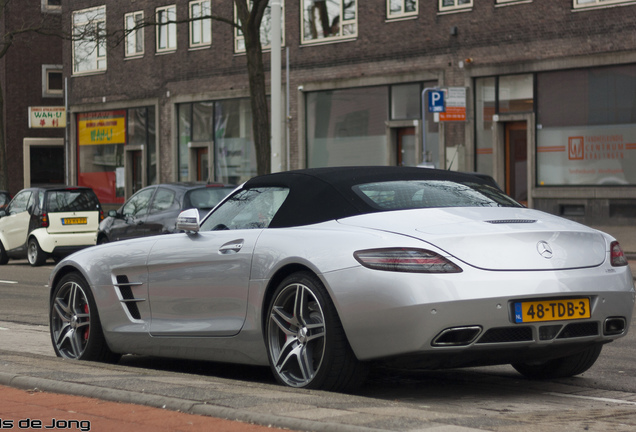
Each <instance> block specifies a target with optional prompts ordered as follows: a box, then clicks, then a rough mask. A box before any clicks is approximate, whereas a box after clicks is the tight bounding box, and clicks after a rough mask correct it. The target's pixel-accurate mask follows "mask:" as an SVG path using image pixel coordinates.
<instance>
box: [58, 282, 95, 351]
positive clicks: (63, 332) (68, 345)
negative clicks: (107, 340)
mask: <svg viewBox="0 0 636 432" xmlns="http://www.w3.org/2000/svg"><path fill="white" fill-rule="evenodd" d="M51 334H52V336H53V342H54V343H55V346H56V348H57V351H58V352H59V353H60V355H61V356H62V357H65V358H69V359H79V358H80V357H81V356H82V354H83V353H84V351H85V349H86V345H87V344H88V341H89V337H90V306H89V303H88V299H87V297H86V293H85V292H84V290H83V289H82V287H81V286H80V285H79V284H78V283H77V282H74V281H68V282H67V283H65V284H64V285H62V286H61V287H60V289H59V290H57V292H56V294H55V299H54V301H53V309H52V311H51Z"/></svg>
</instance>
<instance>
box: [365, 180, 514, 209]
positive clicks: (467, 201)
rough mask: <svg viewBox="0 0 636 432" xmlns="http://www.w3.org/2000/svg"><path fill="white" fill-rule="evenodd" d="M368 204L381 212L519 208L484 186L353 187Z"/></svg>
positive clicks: (424, 183)
mask: <svg viewBox="0 0 636 432" xmlns="http://www.w3.org/2000/svg"><path fill="white" fill-rule="evenodd" d="M353 190H354V192H356V194H358V196H360V197H361V198H362V199H363V200H364V201H365V202H367V203H368V204H369V205H371V206H372V207H375V208H377V209H381V210H404V209H414V208H433V207H520V206H521V205H520V204H519V203H517V202H516V201H514V200H513V199H512V198H510V197H509V196H507V195H505V194H504V193H502V192H501V191H499V190H497V189H496V188H494V187H492V186H490V185H486V184H482V183H457V182H453V181H447V180H404V181H388V182H381V183H367V184H362V185H356V186H354V187H353Z"/></svg>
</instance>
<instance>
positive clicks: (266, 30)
mask: <svg viewBox="0 0 636 432" xmlns="http://www.w3.org/2000/svg"><path fill="white" fill-rule="evenodd" d="M251 4H252V2H251V1H250V6H251ZM234 20H235V21H237V22H238V17H237V15H236V7H234ZM280 20H281V22H280V37H281V45H283V46H284V45H285V2H284V1H281V13H280ZM261 47H263V49H270V48H271V47H272V8H271V6H270V5H269V4H268V5H267V7H266V8H265V12H264V13H263V21H261ZM234 52H236V53H241V52H245V37H244V36H243V32H241V30H240V29H239V28H236V27H235V28H234Z"/></svg>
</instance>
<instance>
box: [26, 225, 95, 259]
mask: <svg viewBox="0 0 636 432" xmlns="http://www.w3.org/2000/svg"><path fill="white" fill-rule="evenodd" d="M31 235H32V236H35V238H36V239H37V241H38V243H39V245H40V248H41V249H42V250H43V251H44V252H46V253H49V254H54V255H62V254H69V253H72V252H75V251H77V250H80V249H83V248H85V247H88V246H95V244H97V230H95V231H90V232H85V233H68V234H49V233H47V232H46V229H45V228H40V229H36V230H34V231H33V232H32V233H31Z"/></svg>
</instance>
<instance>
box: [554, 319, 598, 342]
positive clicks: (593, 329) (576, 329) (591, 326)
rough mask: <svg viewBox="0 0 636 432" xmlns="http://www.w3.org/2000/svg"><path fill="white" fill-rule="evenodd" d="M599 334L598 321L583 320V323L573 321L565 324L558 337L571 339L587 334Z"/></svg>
mask: <svg viewBox="0 0 636 432" xmlns="http://www.w3.org/2000/svg"><path fill="white" fill-rule="evenodd" d="M598 334H599V323H598V322H597V321H593V322H582V323H572V324H568V325H567V326H565V328H564V329H563V331H562V332H561V334H559V336H558V337H557V339H570V338H577V337H586V336H597V335H598Z"/></svg>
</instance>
